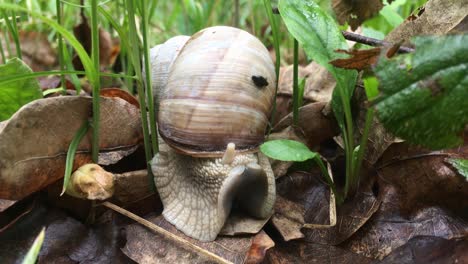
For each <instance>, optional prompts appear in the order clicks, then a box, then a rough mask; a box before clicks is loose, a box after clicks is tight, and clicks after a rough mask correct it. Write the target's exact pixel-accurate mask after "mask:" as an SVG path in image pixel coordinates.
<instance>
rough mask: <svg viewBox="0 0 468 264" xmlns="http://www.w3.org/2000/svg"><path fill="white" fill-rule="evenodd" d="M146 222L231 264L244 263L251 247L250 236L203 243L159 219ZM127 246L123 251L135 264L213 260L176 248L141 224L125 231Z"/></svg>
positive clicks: (222, 238) (156, 217)
mask: <svg viewBox="0 0 468 264" xmlns="http://www.w3.org/2000/svg"><path fill="white" fill-rule="evenodd" d="M146 219H147V220H148V221H150V222H152V223H154V224H156V225H158V226H160V227H162V228H164V229H165V230H167V231H169V232H171V233H173V234H175V235H176V236H179V237H182V238H183V239H184V240H186V241H188V243H191V244H195V245H197V246H198V247H201V248H203V249H205V250H207V251H209V252H211V253H214V254H216V255H217V256H219V257H221V258H223V259H225V260H226V261H230V262H233V263H244V261H245V260H246V258H247V255H248V253H249V250H250V248H251V245H252V239H253V237H251V236H242V237H218V238H216V240H215V241H213V242H208V243H203V242H200V241H198V240H195V239H192V238H189V237H187V236H185V235H184V234H183V233H181V232H180V231H178V230H177V229H176V228H175V227H174V226H173V225H171V224H170V223H169V222H167V221H166V220H164V218H163V217H162V216H150V217H148V218H146ZM126 233H127V243H126V245H125V246H124V247H123V248H122V251H123V252H124V253H125V254H126V255H127V256H128V257H130V258H131V259H132V260H134V261H136V262H138V263H141V264H143V263H181V264H182V263H206V262H213V260H212V259H208V258H206V257H204V255H202V254H199V253H197V252H195V251H189V250H187V249H185V248H183V247H182V246H181V245H179V244H174V243H173V242H171V241H170V240H167V239H165V238H164V237H162V236H160V235H158V234H155V233H153V232H151V231H149V230H148V229H146V228H144V227H142V226H141V225H140V224H132V225H129V226H127V227H126Z"/></svg>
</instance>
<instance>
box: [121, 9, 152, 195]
mask: <svg viewBox="0 0 468 264" xmlns="http://www.w3.org/2000/svg"><path fill="white" fill-rule="evenodd" d="M125 4H126V7H127V12H128V13H127V18H128V33H129V36H128V37H129V43H131V45H132V47H133V48H132V49H129V50H128V53H129V54H130V53H132V55H129V58H130V59H131V60H132V61H131V64H132V66H133V68H134V70H135V73H136V75H137V77H138V79H137V89H138V100H139V102H140V109H141V111H140V112H141V123H142V126H143V141H144V144H145V157H146V163H147V169H148V181H149V183H150V184H149V185H150V188H151V190H153V191H155V185H154V177H153V173H152V171H151V168H150V166H149V163H150V161H151V159H152V157H153V155H152V151H151V142H150V136H149V131H148V116H147V111H146V100H145V91H144V89H143V85H142V80H143V79H142V75H141V66H140V62H139V58H140V52H139V51H140V49H139V47H140V45H139V44H140V42H139V40H138V36H137V28H136V23H135V10H134V6H133V0H126V1H125Z"/></svg>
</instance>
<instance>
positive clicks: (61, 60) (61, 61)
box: [55, 0, 67, 94]
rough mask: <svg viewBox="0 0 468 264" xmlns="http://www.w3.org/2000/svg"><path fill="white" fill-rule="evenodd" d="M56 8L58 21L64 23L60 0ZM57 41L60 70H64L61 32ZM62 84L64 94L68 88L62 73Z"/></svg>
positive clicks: (56, 2) (57, 0)
mask: <svg viewBox="0 0 468 264" xmlns="http://www.w3.org/2000/svg"><path fill="white" fill-rule="evenodd" d="M55 8H56V11H57V23H58V24H59V25H62V8H61V5H60V0H55ZM57 41H58V58H59V64H60V70H61V71H63V70H65V64H64V56H63V39H62V36H61V35H60V34H57ZM60 84H61V86H62V87H63V94H66V93H67V90H66V86H65V76H64V75H60Z"/></svg>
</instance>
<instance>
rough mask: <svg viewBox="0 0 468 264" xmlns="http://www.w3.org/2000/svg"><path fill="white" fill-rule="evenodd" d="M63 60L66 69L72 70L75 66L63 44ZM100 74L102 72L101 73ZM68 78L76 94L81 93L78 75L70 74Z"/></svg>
mask: <svg viewBox="0 0 468 264" xmlns="http://www.w3.org/2000/svg"><path fill="white" fill-rule="evenodd" d="M62 54H63V60H64V61H65V64H66V66H67V69H68V70H70V71H74V70H75V67H74V66H73V63H72V59H71V56H70V54H69V53H68V49H67V47H66V45H63V53H62ZM101 75H102V73H101ZM70 78H71V82H72V83H73V86H75V90H76V94H80V93H81V89H82V87H81V83H80V79H79V78H78V76H77V75H76V74H73V73H72V74H70Z"/></svg>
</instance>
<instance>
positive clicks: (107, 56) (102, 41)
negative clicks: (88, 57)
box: [73, 9, 115, 70]
mask: <svg viewBox="0 0 468 264" xmlns="http://www.w3.org/2000/svg"><path fill="white" fill-rule="evenodd" d="M82 10H84V9H82ZM73 33H74V34H75V37H76V38H77V40H78V41H79V42H80V43H81V45H83V47H84V49H85V50H86V51H87V52H88V54H91V28H90V27H89V24H88V19H87V18H86V16H85V15H84V12H83V11H82V12H81V23H80V24H78V25H77V26H75V27H74V28H73ZM114 58H115V54H113V43H112V38H111V35H110V33H109V32H107V31H105V30H104V29H102V28H99V64H100V65H101V66H108V65H110V64H111V62H112V60H113V59H114ZM73 67H74V68H75V69H76V70H84V68H83V64H82V63H81V60H80V59H79V57H78V56H75V57H74V58H73Z"/></svg>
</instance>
